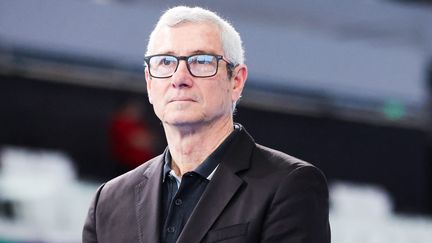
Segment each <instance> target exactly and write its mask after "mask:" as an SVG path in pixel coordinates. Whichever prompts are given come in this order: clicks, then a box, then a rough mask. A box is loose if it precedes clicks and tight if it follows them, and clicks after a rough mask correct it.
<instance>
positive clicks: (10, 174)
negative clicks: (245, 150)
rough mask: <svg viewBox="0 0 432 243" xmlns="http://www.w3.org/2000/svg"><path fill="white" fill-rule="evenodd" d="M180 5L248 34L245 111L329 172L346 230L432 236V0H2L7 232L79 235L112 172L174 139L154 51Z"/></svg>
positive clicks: (257, 125)
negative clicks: (164, 17)
mask: <svg viewBox="0 0 432 243" xmlns="http://www.w3.org/2000/svg"><path fill="white" fill-rule="evenodd" d="M178 4H185V5H191V6H194V5H199V6H202V7H206V8H210V9H212V10H214V11H216V12H218V13H219V14H220V15H222V16H223V17H225V18H227V19H228V20H229V21H231V22H232V23H233V24H234V26H235V27H236V28H237V30H238V31H239V32H240V34H241V36H242V38H243V42H244V46H245V49H246V63H247V65H248V67H249V71H250V75H249V79H248V82H247V86H246V89H245V91H244V94H243V98H242V101H241V102H240V105H239V106H238V110H237V113H236V115H235V121H237V122H240V123H242V124H243V125H244V126H245V127H246V128H247V129H248V131H249V132H250V133H251V134H253V136H254V138H255V139H256V141H257V142H258V143H261V144H263V145H266V146H270V147H273V148H276V149H279V150H281V151H284V152H286V153H289V154H291V155H293V156H296V157H299V158H302V159H304V160H306V161H309V162H311V163H313V164H314V165H316V166H318V167H319V168H321V169H322V170H323V172H324V173H325V174H326V176H327V178H328V181H329V185H330V196H331V215H330V216H331V217H330V218H331V225H332V238H333V242H335V243H350V242H353V243H354V242H359V243H360V242H361V243H367V242H380V243H382V242H392V243H394V242H416V243H418V242H431V241H432V218H431V215H432V140H431V135H432V133H431V132H432V121H431V118H432V110H431V108H432V106H431V105H432V104H431V94H432V1H429V0H423V1H422V0H405V1H402V0H399V1H397V0H362V1H356V0H331V1H319V0H291V1H282V0H281V1H262V0H248V1H246V0H245V1H226V0H221V1H169V0H167V1H156V0H151V1H141V0H33V1H26V0H2V1H0V242H81V240H80V237H81V228H82V224H83V221H84V217H85V215H86V212H87V208H88V206H89V203H90V201H91V199H92V197H93V195H94V193H95V190H96V188H97V187H98V186H99V185H100V183H102V182H103V181H106V180H108V179H110V178H113V177H114V176H116V175H118V174H120V173H122V172H124V171H127V170H129V169H131V168H133V167H135V166H137V165H138V164H139V163H140V162H142V161H145V160H146V159H147V158H149V157H152V156H154V155H157V154H159V153H161V152H162V151H163V149H164V148H165V146H166V142H165V137H164V135H163V130H162V126H161V124H160V122H159V121H158V120H157V118H156V117H155V116H154V114H153V110H152V107H151V106H150V105H149V104H148V102H147V95H146V88H145V80H144V76H143V53H144V52H145V48H146V44H147V38H148V35H149V33H150V31H151V30H152V28H153V26H154V25H155V23H156V22H157V19H158V17H159V16H160V15H161V12H162V11H163V10H165V9H167V8H168V7H173V6H176V5H178Z"/></svg>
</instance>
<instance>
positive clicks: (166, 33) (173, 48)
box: [149, 22, 224, 55]
mask: <svg viewBox="0 0 432 243" xmlns="http://www.w3.org/2000/svg"><path fill="white" fill-rule="evenodd" d="M195 52H207V53H213V54H224V53H222V52H223V48H222V38H221V32H220V28H219V27H218V26H217V25H216V24H213V23H210V22H200V23H195V22H180V23H177V24H176V25H174V26H167V25H165V26H160V27H159V28H157V29H155V33H154V36H153V40H152V43H151V45H150V46H149V54H151V55H153V54H162V53H169V54H176V55H180V54H181V55H186V54H185V53H191V54H193V53H195Z"/></svg>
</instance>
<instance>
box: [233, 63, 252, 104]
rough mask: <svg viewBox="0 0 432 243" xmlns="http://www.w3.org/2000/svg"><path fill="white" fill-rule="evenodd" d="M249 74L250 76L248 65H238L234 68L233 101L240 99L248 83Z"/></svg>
mask: <svg viewBox="0 0 432 243" xmlns="http://www.w3.org/2000/svg"><path fill="white" fill-rule="evenodd" d="M247 76H248V69H247V66H246V65H244V64H240V65H238V66H237V67H236V68H235V69H234V70H233V77H232V78H231V79H232V80H233V82H232V97H231V99H232V102H233V103H235V102H237V101H238V100H239V99H240V97H241V94H242V92H243V88H244V86H245V83H246V79H247Z"/></svg>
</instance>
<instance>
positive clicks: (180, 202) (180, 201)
mask: <svg viewBox="0 0 432 243" xmlns="http://www.w3.org/2000/svg"><path fill="white" fill-rule="evenodd" d="M174 203H175V205H177V206H180V205H182V204H183V201H182V200H181V199H180V198H177V199H176V200H175V201H174Z"/></svg>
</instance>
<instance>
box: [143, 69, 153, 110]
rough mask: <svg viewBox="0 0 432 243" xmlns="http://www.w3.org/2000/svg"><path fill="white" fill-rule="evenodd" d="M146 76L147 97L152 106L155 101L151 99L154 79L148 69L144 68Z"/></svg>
mask: <svg viewBox="0 0 432 243" xmlns="http://www.w3.org/2000/svg"><path fill="white" fill-rule="evenodd" d="M144 76H145V80H146V83H147V96H148V99H149V102H150V104H153V101H152V98H151V89H152V82H153V80H152V78H151V76H150V73H149V71H148V69H147V67H145V68H144Z"/></svg>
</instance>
